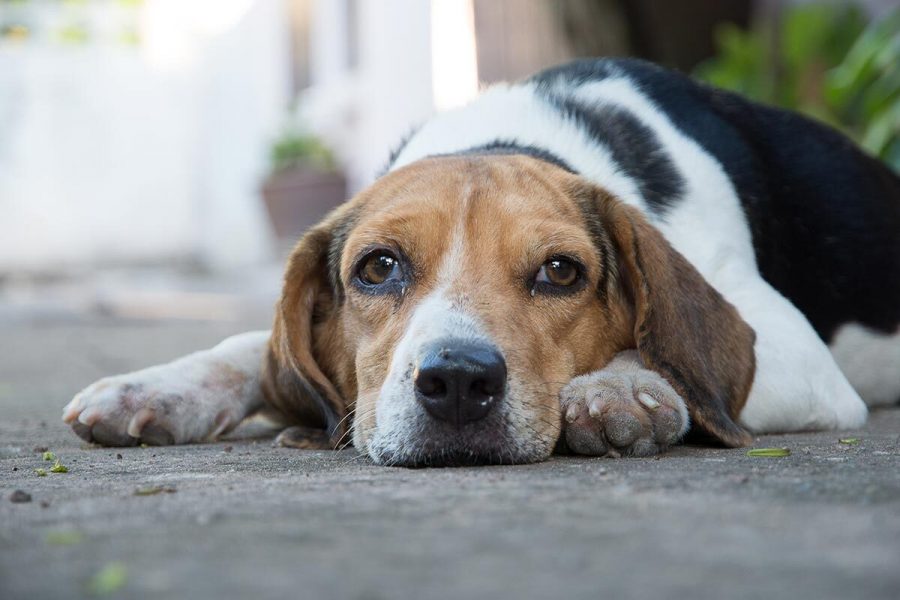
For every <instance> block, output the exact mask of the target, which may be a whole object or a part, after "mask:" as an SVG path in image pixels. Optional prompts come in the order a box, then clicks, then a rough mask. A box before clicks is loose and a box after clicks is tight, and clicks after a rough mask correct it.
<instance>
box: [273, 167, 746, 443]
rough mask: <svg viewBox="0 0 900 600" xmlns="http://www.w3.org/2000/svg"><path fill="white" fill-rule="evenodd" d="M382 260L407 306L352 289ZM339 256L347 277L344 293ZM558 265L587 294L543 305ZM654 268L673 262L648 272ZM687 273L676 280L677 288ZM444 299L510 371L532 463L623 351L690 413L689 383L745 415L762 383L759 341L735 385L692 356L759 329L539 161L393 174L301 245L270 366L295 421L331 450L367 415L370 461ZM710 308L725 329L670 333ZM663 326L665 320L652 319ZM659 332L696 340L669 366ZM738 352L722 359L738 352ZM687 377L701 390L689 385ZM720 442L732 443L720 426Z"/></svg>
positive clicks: (605, 205) (616, 214) (640, 222)
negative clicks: (414, 329)
mask: <svg viewBox="0 0 900 600" xmlns="http://www.w3.org/2000/svg"><path fill="white" fill-rule="evenodd" d="M618 207H622V209H621V210H620V209H619V208H618ZM644 244H645V245H644ZM378 247H384V248H389V249H391V250H392V251H393V252H395V253H396V254H398V255H402V256H403V257H404V259H405V260H406V261H407V262H408V264H409V265H410V269H411V272H412V281H411V282H410V285H409V287H408V288H406V289H405V290H404V293H403V294H402V296H395V295H372V294H366V293H364V292H362V291H360V289H358V287H357V286H355V285H354V283H353V280H354V277H355V268H356V264H357V260H358V259H359V258H360V257H361V256H363V255H364V254H366V253H367V252H368V251H371V249H372V248H378ZM335 248H337V249H338V251H339V258H340V261H339V273H336V274H335V275H336V277H335V279H336V281H329V275H328V273H327V268H328V260H329V254H331V255H332V256H331V259H334V258H335V256H333V255H334V254H335ZM558 255H563V256H568V257H573V258H577V259H578V261H579V262H580V263H582V264H583V265H584V267H585V273H584V276H585V285H584V286H583V289H581V290H580V291H577V292H575V293H572V294H567V295H556V296H550V295H542V294H540V293H538V294H534V295H533V294H532V293H531V283H532V281H533V277H534V275H535V274H536V273H537V271H538V270H539V268H540V266H541V265H542V264H543V263H544V262H545V261H546V260H548V259H549V258H551V257H552V256H558ZM648 258H649V259H650V260H651V261H656V262H658V263H659V264H655V263H654V264H648V263H646V260H647V259H648ZM335 266H337V265H336V264H335ZM673 268H674V269H676V270H677V273H675V275H674V276H673V277H669V276H668V275H667V274H668V273H669V272H670V270H671V269H673ZM679 282H681V283H679ZM684 282H687V283H684ZM662 286H672V289H673V292H675V289H676V288H677V292H675V293H673V295H671V296H672V297H675V298H678V293H681V294H684V295H685V298H684V299H676V300H674V301H672V300H670V299H669V298H670V295H663V294H658V293H654V294H653V295H652V297H651V295H650V294H648V293H647V290H649V289H650V288H651V287H654V288H657V290H658V289H659V287H662ZM438 291H439V292H440V294H441V295H442V297H444V298H446V299H447V300H449V301H450V302H451V303H452V304H453V306H454V307H455V308H456V309H458V310H460V311H462V312H465V313H466V314H469V315H471V316H472V317H473V318H474V319H476V320H477V322H478V323H479V324H480V326H481V327H483V329H484V332H485V334H486V335H487V336H488V337H489V338H490V339H491V340H492V342H493V343H494V344H496V346H497V347H498V348H499V350H500V351H501V353H502V354H503V356H504V357H505V360H506V363H507V368H508V374H509V382H510V394H508V396H507V398H506V399H505V400H504V402H507V403H509V404H510V405H511V409H514V410H516V411H517V412H518V413H519V414H520V415H524V416H525V417H527V421H528V422H527V423H524V424H523V425H522V426H521V427H520V428H519V429H518V430H517V431H516V435H517V436H532V437H534V438H535V439H537V440H539V441H540V447H541V448H543V449H544V450H543V451H542V452H543V455H541V456H537V455H535V456H533V457H531V459H532V460H538V459H540V458H544V457H545V456H546V455H547V454H549V452H550V449H552V447H553V444H554V442H555V441H556V439H557V438H558V436H559V433H560V426H561V419H560V414H559V400H558V393H559V391H560V389H561V388H562V387H563V386H565V385H566V384H567V383H568V382H569V380H570V379H572V378H573V377H574V376H576V375H580V374H583V373H587V372H590V371H594V370H597V369H599V368H601V367H603V366H604V365H605V364H607V363H608V362H609V361H610V360H611V359H612V357H613V356H614V355H615V354H616V353H618V352H620V351H622V350H625V349H629V348H635V347H638V349H639V350H640V351H641V353H642V357H644V359H645V360H646V361H647V364H648V365H652V366H653V368H659V369H660V371H661V373H662V374H663V375H664V376H666V377H667V379H668V378H670V377H671V378H672V379H675V380H677V381H672V383H673V385H676V387H678V389H679V391H683V393H685V397H686V398H689V399H690V397H691V394H688V393H686V392H684V386H685V385H688V386H697V387H699V388H703V389H704V390H706V391H709V390H713V391H714V392H715V393H717V394H719V395H720V396H721V395H722V394H729V393H733V394H734V395H736V396H738V399H737V400H736V402H740V403H742V402H743V399H744V398H746V392H747V390H748V389H749V381H752V331H751V332H750V336H751V337H750V338H748V337H747V335H744V334H743V333H742V335H739V336H738V337H737V338H735V342H734V344H733V346H734V348H735V352H734V353H735V354H736V355H737V356H738V357H739V358H740V360H742V361H743V363H742V364H741V365H740V366H739V368H738V369H737V371H739V373H738V374H737V375H736V376H735V377H736V379H735V382H733V383H732V382H730V379H729V380H728V381H719V379H723V378H724V379H728V378H729V376H728V375H723V372H724V371H727V370H728V369H729V368H730V367H731V366H732V365H731V363H730V362H729V359H727V358H723V357H719V358H717V359H716V360H718V361H719V362H717V363H716V366H714V367H710V368H706V367H705V366H704V363H703V359H704V358H705V355H703V353H702V352H700V353H699V354H697V356H698V357H699V362H698V361H697V360H695V359H692V358H691V357H692V356H694V354H692V351H693V345H695V344H705V343H707V342H706V340H700V339H697V335H701V334H707V333H709V331H711V330H717V331H718V330H720V329H721V330H722V331H721V332H720V333H717V334H716V335H717V338H716V339H719V338H721V339H727V337H728V335H729V331H731V330H732V329H735V330H740V331H741V332H743V331H744V330H743V329H741V327H740V325H741V324H742V323H743V322H742V321H740V319H739V317H737V315H736V313H735V312H734V309H733V308H731V307H730V305H727V303H725V302H724V300H722V299H721V297H719V296H718V295H717V294H715V292H714V291H713V292H712V294H710V293H709V292H710V291H711V288H709V286H708V285H706V284H705V282H704V281H703V280H702V278H701V277H700V276H699V274H697V273H696V271H695V270H693V268H692V267H691V266H690V265H689V264H687V263H686V261H684V259H683V258H681V257H680V255H677V253H675V252H674V250H672V249H671V248H670V247H669V246H668V244H667V243H666V242H665V241H664V240H663V239H662V237H661V236H660V235H659V233H658V232H656V231H655V230H654V229H653V228H652V227H650V226H649V225H648V224H647V223H646V221H645V220H644V219H643V217H642V216H640V214H639V213H637V212H636V211H633V210H632V209H627V208H626V207H623V206H622V205H621V204H620V203H618V202H616V201H615V200H613V199H612V198H609V197H608V196H607V195H605V194H604V193H602V192H601V191H600V190H597V189H596V188H593V187H592V186H588V185H587V184H585V182H584V181H583V180H581V179H580V178H578V177H576V176H574V175H571V174H569V173H567V172H565V171H564V170H562V169H559V168H557V167H555V166H553V165H550V164H547V163H545V162H542V161H539V160H536V159H532V158H527V157H510V156H480V157H443V158H434V159H428V160H423V161H419V162H417V163H414V164H412V165H410V166H408V167H405V168H403V169H400V170H398V171H396V172H393V173H390V174H388V175H386V176H385V177H383V178H382V179H381V180H379V181H378V182H377V183H376V184H375V185H373V186H372V187H370V188H369V189H368V190H366V191H364V192H363V193H361V194H360V195H358V196H357V197H356V198H355V199H353V200H352V201H351V202H349V203H348V204H347V205H345V206H344V207H342V208H341V209H339V210H338V211H336V213H334V214H333V215H331V216H330V217H329V219H328V220H327V221H326V222H325V223H323V224H322V225H320V226H319V227H317V228H316V229H315V230H313V231H312V232H311V233H310V234H308V235H307V236H306V237H305V238H304V239H303V240H302V241H301V242H300V244H298V247H297V250H296V251H295V255H294V257H293V258H292V261H291V264H290V266H289V269H288V273H287V275H286V278H285V292H284V295H283V298H282V301H281V303H280V310H279V312H278V316H277V317H276V324H275V328H274V332H273V342H272V345H271V349H270V356H269V360H268V365H269V369H268V373H269V375H268V377H267V380H268V382H269V383H268V384H267V385H266V390H267V397H269V398H270V402H271V403H272V404H274V405H275V406H276V407H278V408H280V409H281V410H282V412H287V413H289V414H293V415H295V417H297V418H295V419H294V420H295V421H296V420H298V418H299V417H300V415H301V414H305V415H307V419H308V415H309V414H311V413H312V414H314V413H315V412H316V410H318V411H319V412H320V413H323V414H324V415H325V416H327V418H326V419H323V418H319V419H318V423H320V426H322V425H328V426H329V427H332V428H334V429H335V430H334V432H333V435H332V443H336V442H337V441H338V440H339V439H342V437H343V435H344V426H345V424H346V423H347V422H348V421H349V419H343V417H344V416H345V415H346V413H347V411H355V416H354V417H353V419H354V428H355V430H356V431H355V433H354V440H355V441H356V443H357V446H358V447H360V449H363V448H365V447H367V442H368V440H369V438H370V436H371V434H372V432H373V431H374V430H375V429H376V428H377V427H378V423H376V416H375V409H376V405H377V402H378V398H379V393H380V390H381V389H382V386H383V385H384V383H385V379H386V377H387V376H388V372H389V370H390V366H391V361H392V358H393V356H394V350H395V349H396V347H397V345H398V343H399V342H400V340H401V338H403V336H404V333H405V332H406V331H407V328H408V326H409V323H410V319H411V318H412V315H413V313H414V311H415V309H416V307H417V306H419V305H420V303H421V302H422V301H423V300H424V299H425V298H427V297H429V296H430V295H433V294H435V293H436V292H438ZM695 297H696V298H699V299H700V300H701V302H700V305H699V306H700V308H702V309H703V310H704V311H708V312H710V314H712V315H713V319H712V320H711V321H710V323H711V324H710V326H709V327H703V328H701V329H702V332H700V333H698V334H697V335H694V334H692V332H691V331H690V329H689V326H693V325H696V323H690V324H687V325H685V326H684V327H681V328H680V329H679V328H677V327H676V328H675V329H674V330H672V331H671V332H670V331H667V330H666V326H665V325H666V323H667V322H668V321H666V320H665V319H668V320H671V318H673V316H677V315H681V314H689V313H691V310H692V308H691V307H692V306H693V305H692V304H691V303H692V302H693V301H694V298H695ZM728 309H730V312H729V310H728ZM691 314H692V313H691ZM660 315H662V316H663V317H665V319H664V320H663V321H660V320H659V319H657V320H656V322H655V323H654V322H653V321H652V319H650V318H648V316H655V317H658V316H660ZM667 315H668V316H667ZM701 317H702V315H701V316H698V319H701V320H702V318H701ZM650 325H653V327H654V328H657V329H659V331H660V332H662V333H664V334H668V333H671V334H672V335H673V336H682V338H683V339H680V340H676V339H674V337H673V339H672V340H669V341H667V342H666V343H664V344H662V347H663V348H664V349H665V351H662V352H660V351H659V348H660V344H659V340H660V337H659V336H657V337H652V336H650V337H648V336H647V335H646V328H647V327H648V326H650ZM744 326H745V325H744ZM664 330H666V331H664ZM748 339H749V353H750V357H751V358H750V359H749V369H750V370H749V373H750V376H749V378H748V376H747V368H748V367H747V364H746V363H747V362H748V361H747V359H746V357H747V352H748ZM642 340H643V341H642ZM648 340H654V341H655V342H656V344H655V345H654V344H653V343H650V341H648ZM723 344H724V345H723ZM723 344H717V345H716V346H715V347H716V349H727V348H726V346H727V343H725V342H723ZM673 348H674V349H676V350H677V351H675V352H674V353H673V352H671V351H669V350H671V349H673ZM695 354H696V353H695ZM670 359H671V360H674V361H675V363H677V364H673V363H672V362H671V360H670ZM695 368H696V369H698V370H699V371H700V372H699V374H697V375H696V376H694V375H693V369H695ZM682 369H686V370H690V371H691V373H690V375H691V376H690V377H688V378H687V379H685V378H684V377H683V375H684V372H683V371H682ZM285 371H287V372H285ZM679 378H680V379H679ZM708 380H715V381H708ZM687 391H692V390H687ZM708 396H709V394H706V395H704V393H700V394H699V395H698V394H694V397H695V398H697V399H698V401H697V402H698V406H699V407H700V409H698V410H700V412H698V415H701V416H702V415H705V417H706V418H705V420H704V421H703V423H713V425H715V424H716V423H718V421H716V418H715V417H716V415H715V414H714V412H715V411H716V410H720V411H729V412H731V411H730V409H731V408H732V407H731V406H730V405H727V406H726V405H722V406H718V405H716V406H713V404H715V403H714V402H713V403H710V402H707V400H708ZM341 399H343V400H341ZM354 400H355V406H354V405H353V403H354ZM716 401H717V402H720V401H721V402H724V401H725V400H724V399H723V398H720V397H719V396H716ZM721 402H720V403H721ZM726 404H727V403H726ZM311 405H312V406H311ZM692 414H693V413H692ZM733 416H734V415H726V417H725V418H726V420H730V419H731V418H733ZM341 419H343V420H341ZM305 423H306V424H309V423H308V420H307V421H305ZM335 423H339V424H338V425H335ZM703 423H702V424H703ZM709 429H710V432H711V433H713V434H714V435H719V437H720V439H723V437H722V436H721V435H720V431H721V429H722V428H721V427H719V428H718V429H717V428H716V427H715V426H710V427H709ZM730 433H731V435H732V437H731V438H730V439H728V440H726V443H735V440H738V438H739V437H740V430H739V429H738V430H734V431H731V432H730Z"/></svg>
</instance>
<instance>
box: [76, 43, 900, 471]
mask: <svg viewBox="0 0 900 600" xmlns="http://www.w3.org/2000/svg"><path fill="white" fill-rule="evenodd" d="M898 328H900V179H898V177H897V176H896V175H895V174H894V173H892V172H891V171H889V170H888V169H887V168H886V167H885V166H883V165H882V164H880V163H879V162H877V161H876V160H874V159H872V158H870V157H868V156H866V155H864V154H863V153H862V152H861V151H859V150H857V149H856V148H855V147H854V146H853V145H852V144H851V143H850V142H849V141H848V140H846V139H845V138H844V137H842V136H841V135H839V134H838V133H836V132H834V131H831V130H829V129H827V128H825V127H823V126H822V125H819V124H817V123H814V122H811V121H809V120H807V119H805V118H803V117H800V116H798V115H795V114H792V113H788V112H784V111H780V110H776V109H773V108H768V107H765V106H760V105H758V104H754V103H751V102H749V101H747V100H744V99H742V98H740V97H739V96H736V95H734V94H731V93H727V92H724V91H720V90H715V89H711V88H709V87H705V86H702V85H699V84H697V83H694V82H692V81H691V80H689V79H687V78H685V77H683V76H682V75H679V74H677V73H674V72H671V71H667V70H664V69H662V68H659V67H656V66H653V65H651V64H647V63H644V62H640V61H636V60H587V61H581V62H575V63H572V64H569V65H564V66H561V67H557V68H554V69H550V70H548V71H544V72H542V73H539V74H538V75H536V76H534V77H532V78H531V79H528V80H525V81H523V82H520V83H516V84H512V85H498V86H495V87H492V88H490V89H488V90H487V91H486V92H485V93H484V94H482V95H481V96H480V97H479V98H478V99H476V100H475V101H474V102H472V103H471V104H470V105H468V106H466V107H464V108H462V109H459V110H455V111H451V112H448V113H445V114H441V115H438V116H436V117H435V118H434V119H433V120H431V121H430V122H428V123H426V124H424V125H423V126H422V127H420V128H419V129H418V130H417V131H416V132H415V133H414V134H413V135H412V136H411V137H409V138H408V139H407V140H406V141H405V142H404V143H403V145H402V146H401V147H400V148H399V149H398V150H397V151H396V152H395V153H394V155H393V156H392V158H391V160H390V164H389V166H388V168H387V171H386V173H385V174H384V175H383V176H381V177H380V178H379V179H378V180H377V181H376V182H375V183H374V184H373V185H372V186H371V187H369V188H368V189H366V190H364V191H363V192H361V193H360V194H359V195H357V196H356V197H355V198H353V199H352V200H350V201H348V202H347V203H346V204H344V205H343V206H341V207H340V208H338V209H337V210H335V211H334V212H332V213H331V214H330V215H328V217H327V218H326V219H325V220H324V221H323V222H322V223H320V224H319V225H318V226H316V227H314V228H313V229H311V230H310V231H309V232H308V233H307V234H306V235H305V236H304V237H303V238H302V239H301V240H300V242H299V243H298V244H297V246H296V248H295V249H294V251H293V255H292V256H291V258H290V260H289V262H288V265H287V270H286V273H285V279H284V289H283V293H282V297H281V299H280V301H279V303H278V305H277V307H276V314H275V322H274V326H273V329H272V331H271V332H268V331H267V332H255V333H246V334H243V335H238V336H235V337H232V338H229V339H227V340H225V341H224V342H222V343H221V344H219V345H218V346H216V347H215V348H212V349H211V350H207V351H203V352H197V353H195V354H192V355H190V356H186V357H184V358H181V359H178V360H176V361H174V362H172V363H169V364H166V365H161V366H156V367H152V368H149V369H146V370H143V371H138V372H135V373H130V374H127V375H121V376H117V377H110V378H106V379H103V380H101V381H98V382H97V383H95V384H93V385H91V386H90V387H88V388H87V389H85V390H84V391H82V392H81V393H79V394H78V395H77V396H76V397H75V398H74V399H73V400H72V401H71V402H70V403H69V404H68V405H67V406H66V408H65V412H64V415H63V418H64V420H65V422H66V423H69V424H71V426H72V428H73V429H74V430H75V432H76V433H77V434H78V435H79V436H81V437H82V438H84V439H86V440H89V441H94V442H98V443H101V444H108V445H133V444H136V443H139V442H146V443H150V444H185V443H190V442H199V441H203V440H211V439H215V438H216V437H217V436H219V435H221V434H223V433H225V432H227V431H229V430H231V429H232V428H234V427H235V426H236V425H237V424H238V423H239V422H241V421H242V420H243V419H244V418H245V417H247V416H248V415H251V414H253V413H255V412H257V411H260V410H262V409H264V408H267V409H270V410H274V411H275V412H276V413H277V414H278V415H279V417H280V419H281V420H282V421H283V423H284V425H285V427H287V428H286V429H285V430H284V431H283V432H282V433H281V434H280V436H279V437H278V441H279V442H280V443H281V444H284V445H287V446H293V447H298V448H327V447H334V446H337V445H339V444H341V443H342V442H344V441H345V440H350V439H352V442H353V444H354V445H355V446H356V448H358V449H359V450H360V451H361V452H363V453H367V454H368V455H369V456H370V457H371V459H372V460H373V461H375V462H376V463H378V464H384V465H406V466H427V465H458V464H484V463H524V462H532V461H540V460H544V459H546V458H547V457H548V456H550V454H551V453H552V452H553V451H554V449H557V450H568V451H571V452H575V453H580V454H588V455H609V456H650V455H654V454H657V453H660V452H663V451H664V450H665V449H666V448H668V447H669V446H671V445H672V444H675V443H677V442H678V441H679V440H681V439H683V437H684V436H685V435H686V434H687V433H688V432H689V431H690V432H692V433H697V434H700V435H702V436H703V437H704V438H705V439H712V440H713V441H715V442H717V443H720V444H723V445H725V446H742V445H746V444H748V443H749V442H750V441H751V439H752V438H751V435H752V434H753V433H762V432H789V431H801V430H821V429H836V428H852V427H859V426H860V425H862V424H863V423H864V422H865V419H866V410H867V409H866V405H867V404H868V405H869V406H874V405H886V404H891V403H896V402H897V400H898V398H900V331H898Z"/></svg>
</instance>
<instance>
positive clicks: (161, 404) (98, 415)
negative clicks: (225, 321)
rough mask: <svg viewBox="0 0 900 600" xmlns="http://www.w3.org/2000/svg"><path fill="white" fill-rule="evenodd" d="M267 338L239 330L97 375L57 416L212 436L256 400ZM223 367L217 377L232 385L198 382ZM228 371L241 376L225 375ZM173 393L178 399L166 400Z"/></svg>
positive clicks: (187, 436) (136, 433) (194, 437)
mask: <svg viewBox="0 0 900 600" xmlns="http://www.w3.org/2000/svg"><path fill="white" fill-rule="evenodd" d="M268 339H269V332H268V331H255V332H250V333H243V334H240V335H236V336H233V337H230V338H228V339H226V340H225V341H223V342H222V343H220V344H219V345H217V346H216V347H214V348H212V349H210V350H204V351H201V352H195V353H193V354H189V355H187V356H184V357H182V358H179V359H178V360H175V361H173V362H171V363H168V364H164V365H159V366H155V367H150V368H148V369H143V370H141V371H135V372H133V373H127V374H124V375H118V376H116V377H107V378H105V379H101V380H100V381H98V382H96V383H94V384H92V385H90V386H88V387H87V388H85V389H84V390H82V391H81V392H80V393H79V394H78V395H76V396H75V397H74V398H73V399H72V401H71V402H69V404H68V405H66V407H65V409H64V410H63V420H64V421H65V422H66V423H70V424H74V423H75V422H76V421H77V422H78V423H80V424H81V425H83V426H86V427H91V426H94V425H97V424H101V423H102V425H103V426H104V427H106V428H107V429H108V430H112V431H114V432H115V433H116V434H117V435H119V436H123V437H124V436H125V435H126V434H127V435H129V436H131V437H133V438H139V437H140V435H141V430H142V429H143V428H144V427H146V426H148V425H149V424H151V423H155V424H157V425H159V426H160V427H162V428H164V429H166V430H167V431H168V432H169V433H170V434H171V435H172V438H173V443H176V444H185V443H189V442H199V441H203V440H208V439H214V438H215V437H216V436H218V435H219V434H221V433H224V432H226V431H228V430H229V429H231V428H233V427H234V426H236V425H237V424H238V423H240V421H241V420H242V419H243V418H244V417H245V416H247V415H248V414H249V413H251V412H252V411H254V410H255V409H257V408H259V407H261V406H262V402H263V398H262V390H261V388H260V382H259V367H260V364H261V362H262V355H263V352H264V350H265V348H266V345H267V343H268ZM223 369H227V370H228V373H224V375H225V377H224V379H223V381H224V382H229V381H231V382H232V384H233V385H213V386H211V387H210V386H205V385H204V382H207V383H209V382H212V383H215V381H216V377H217V376H218V375H222V374H223ZM234 373H237V374H240V375H242V376H243V379H242V381H240V382H238V381H236V380H231V379H230V378H229V377H228V375H229V374H234ZM125 386H129V387H125ZM173 396H181V398H182V401H176V402H170V399H171V398H172V397H173Z"/></svg>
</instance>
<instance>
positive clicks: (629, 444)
mask: <svg viewBox="0 0 900 600" xmlns="http://www.w3.org/2000/svg"><path fill="white" fill-rule="evenodd" d="M620 364H621V363H620ZM611 366H612V365H611ZM560 401H561V404H562V413H563V415H564V417H565V425H564V427H565V436H566V437H565V440H566V444H567V445H568V447H569V449H571V450H572V451H573V452H576V453H578V454H587V455H592V456H652V455H655V454H659V453H661V452H664V451H665V449H666V448H667V447H668V446H670V445H671V444H673V443H675V442H677V441H678V440H679V439H680V438H681V437H682V436H683V435H684V434H685V433H686V432H687V430H688V425H689V420H688V413H687V407H686V406H685V404H684V400H682V399H681V396H679V395H678V393H677V392H675V390H674V389H672V386H670V385H669V383H668V382H667V381H666V380H665V379H663V378H662V376H660V375H659V374H657V373H655V372H653V371H650V370H647V369H644V368H642V367H641V366H640V365H639V364H637V363H632V364H631V365H629V366H627V367H625V368H615V367H614V368H611V369H603V370H600V371H596V372H594V373H588V374H587V375H582V376H580V377H576V378H575V379H573V380H572V381H571V382H569V384H568V385H567V386H566V387H565V388H563V390H562V392H561V393H560Z"/></svg>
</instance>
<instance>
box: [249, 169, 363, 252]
mask: <svg viewBox="0 0 900 600" xmlns="http://www.w3.org/2000/svg"><path fill="white" fill-rule="evenodd" d="M262 196H263V201H264V202H265V205H266V210H267V211H268V213H269V219H270V221H271V223H272V228H273V229H274V231H275V235H276V236H277V237H278V241H279V245H280V246H282V247H285V246H290V245H293V243H294V242H295V241H296V240H297V239H298V238H299V237H300V236H301V235H303V232H305V231H306V230H307V229H309V228H310V227H311V226H313V225H315V224H316V223H318V222H319V221H320V220H321V219H322V217H324V216H325V215H326V214H328V212H329V211H330V210H331V209H333V208H334V207H336V206H337V205H339V204H341V203H342V202H344V200H346V199H347V181H346V179H345V178H344V176H343V175H342V174H340V173H337V172H333V171H322V170H319V169H313V168H310V167H302V166H297V167H291V168H289V169H284V170H282V171H278V172H276V173H274V174H272V175H270V176H269V177H268V179H266V181H265V182H264V183H263V186H262Z"/></svg>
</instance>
